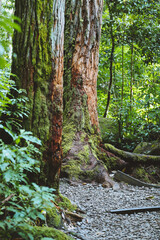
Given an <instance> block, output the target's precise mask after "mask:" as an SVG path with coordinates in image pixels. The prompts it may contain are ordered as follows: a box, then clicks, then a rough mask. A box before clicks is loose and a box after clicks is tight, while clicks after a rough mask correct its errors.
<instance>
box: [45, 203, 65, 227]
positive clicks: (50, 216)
mask: <svg viewBox="0 0 160 240" xmlns="http://www.w3.org/2000/svg"><path fill="white" fill-rule="evenodd" d="M47 225H48V226H49V227H55V228H60V227H61V226H62V219H61V215H60V214H59V213H58V212H57V210H56V207H54V208H52V209H48V210H47Z"/></svg>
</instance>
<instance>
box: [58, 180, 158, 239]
mask: <svg viewBox="0 0 160 240" xmlns="http://www.w3.org/2000/svg"><path fill="white" fill-rule="evenodd" d="M60 192H61V193H62V194H63V195H65V196H67V197H68V198H69V199H70V200H71V202H72V203H74V204H76V205H77V206H78V207H79V208H80V209H81V210H83V211H85V212H86V214H85V218H84V219H83V221H82V222H77V225H76V226H75V227H74V228H73V227H72V229H71V230H72V232H75V233H77V234H78V235H79V237H77V238H75V239H83V240H111V239H112V240H120V239H122V240H132V239H136V240H147V239H150V240H160V212H146V213H134V214H130V215H128V214H125V215H122V214H118V215H117V214H111V213H108V212H107V211H109V210H111V209H119V208H132V207H147V206H158V205H160V189H156V188H144V187H133V186H129V185H128V186H127V185H121V188H120V189H118V190H113V189H111V188H103V187H102V186H101V185H98V184H94V185H93V184H86V185H83V184H81V183H79V184H77V183H75V184H74V183H72V184H68V183H67V182H65V181H64V180H62V182H61V184H60Z"/></svg>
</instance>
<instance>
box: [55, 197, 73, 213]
mask: <svg viewBox="0 0 160 240" xmlns="http://www.w3.org/2000/svg"><path fill="white" fill-rule="evenodd" d="M56 203H57V204H58V206H59V207H61V208H63V209H65V210H68V211H75V210H76V209H77V206H76V205H74V204H72V203H71V201H70V200H69V199H68V198H67V197H65V196H63V195H62V194H59V196H58V197H57V199H56Z"/></svg>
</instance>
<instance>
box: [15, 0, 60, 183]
mask: <svg viewBox="0 0 160 240" xmlns="http://www.w3.org/2000/svg"><path fill="white" fill-rule="evenodd" d="M64 11H65V0H44V1H40V0H16V1H15V15H16V16H18V17H19V18H20V19H21V28H22V32H21V33H18V32H16V31H15V33H14V37H13V64H12V73H14V74H16V75H17V77H18V78H17V79H16V84H17V86H18V87H20V88H24V89H26V91H27V96H28V97H29V104H28V105H29V108H30V115H29V119H28V120H26V121H25V127H26V128H27V129H28V130H31V131H32V132H33V133H34V134H35V135H36V136H37V137H39V138H40V139H41V140H42V142H43V150H44V152H43V160H44V161H45V163H46V166H48V167H47V168H46V171H47V172H46V176H45V178H47V182H48V183H49V184H53V182H54V181H55V179H56V178H57V176H58V175H59V170H60V166H61V159H62V147H61V142H62V106H63V104H62V102H63V99H62V94H63V82H62V78H63V41H64Z"/></svg>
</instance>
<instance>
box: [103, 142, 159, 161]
mask: <svg viewBox="0 0 160 240" xmlns="http://www.w3.org/2000/svg"><path fill="white" fill-rule="evenodd" d="M104 146H105V149H106V150H107V151H109V152H111V153H113V154H114V155H115V156H117V157H119V158H120V159H123V160H124V161H126V162H128V163H133V164H136V163H149V164H152V163H154V164H160V156H152V155H145V154H138V153H131V152H126V151H123V150H120V149H118V148H115V147H114V146H112V145H111V144H104Z"/></svg>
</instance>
